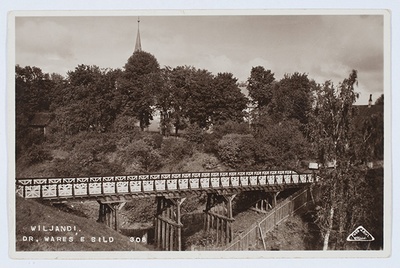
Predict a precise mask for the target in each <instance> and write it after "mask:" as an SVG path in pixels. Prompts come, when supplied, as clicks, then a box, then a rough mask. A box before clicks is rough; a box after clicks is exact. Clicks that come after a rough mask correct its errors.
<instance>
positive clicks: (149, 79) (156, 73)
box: [118, 51, 162, 130]
mask: <svg viewBox="0 0 400 268" xmlns="http://www.w3.org/2000/svg"><path fill="white" fill-rule="evenodd" d="M161 86H162V80H161V76H160V65H159V64H158V61H157V59H156V58H155V57H154V56H153V55H152V54H150V53H148V52H144V51H136V52H134V53H133V55H132V56H131V57H130V58H129V59H128V62H127V63H126V64H125V67H124V71H123V75H122V77H121V78H120V79H119V80H118V93H119V99H120V101H121V105H122V107H123V108H122V113H123V114H126V115H132V116H135V117H136V118H137V119H138V121H139V124H140V128H141V129H142V130H144V129H145V128H146V127H148V126H149V125H150V121H151V120H152V119H153V112H154V108H155V105H156V97H155V96H157V94H158V92H159V90H160V88H161Z"/></svg>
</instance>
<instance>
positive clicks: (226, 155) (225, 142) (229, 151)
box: [218, 134, 256, 168]
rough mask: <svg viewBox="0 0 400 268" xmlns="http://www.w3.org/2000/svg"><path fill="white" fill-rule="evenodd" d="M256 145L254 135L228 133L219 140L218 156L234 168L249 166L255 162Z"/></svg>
mask: <svg viewBox="0 0 400 268" xmlns="http://www.w3.org/2000/svg"><path fill="white" fill-rule="evenodd" d="M255 147H256V144H255V140H254V138H253V136H252V135H240V134H228V135H225V136H223V137H222V139H221V140H220V141H219V142H218V156H219V158H220V159H221V160H222V161H223V162H224V163H225V164H227V165H228V166H230V167H232V168H247V167H250V166H252V165H253V164H254V148H255Z"/></svg>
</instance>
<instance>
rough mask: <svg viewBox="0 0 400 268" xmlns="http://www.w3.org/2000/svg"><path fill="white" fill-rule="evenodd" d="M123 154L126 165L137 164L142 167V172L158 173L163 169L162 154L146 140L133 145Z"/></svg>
mask: <svg viewBox="0 0 400 268" xmlns="http://www.w3.org/2000/svg"><path fill="white" fill-rule="evenodd" d="M122 154H123V156H122V157H123V158H124V160H123V161H124V162H125V164H128V165H129V164H132V163H134V162H136V163H138V164H139V165H140V171H145V172H150V171H156V170H157V169H158V168H160V167H161V156H160V153H159V152H158V150H156V149H153V147H152V146H150V145H148V144H147V143H146V142H145V141H144V140H138V141H135V142H133V143H131V144H130V145H128V147H127V148H126V149H125V151H124V152H123V153H122Z"/></svg>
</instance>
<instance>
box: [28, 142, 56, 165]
mask: <svg viewBox="0 0 400 268" xmlns="http://www.w3.org/2000/svg"><path fill="white" fill-rule="evenodd" d="M51 159H53V157H52V155H51V152H50V151H49V150H47V149H44V148H43V147H42V146H40V145H36V144H33V145H32V146H31V147H30V148H29V150H28V153H27V162H28V164H38V163H42V162H43V161H45V160H51Z"/></svg>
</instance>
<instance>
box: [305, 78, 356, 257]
mask: <svg viewBox="0 0 400 268" xmlns="http://www.w3.org/2000/svg"><path fill="white" fill-rule="evenodd" d="M355 84H357V71H355V70H353V71H352V72H351V73H350V75H349V77H348V78H347V79H344V80H343V82H342V83H340V84H339V86H338V87H336V88H335V87H334V86H333V84H332V83H331V82H329V81H328V82H326V83H325V84H324V85H323V86H322V87H321V88H320V90H318V91H317V96H316V103H315V108H314V110H313V112H312V113H311V114H310V115H311V122H310V125H311V128H310V130H311V135H310V136H311V138H312V142H313V144H314V146H315V150H316V154H317V156H318V160H319V162H320V163H321V164H322V166H321V168H320V170H319V173H320V175H321V177H322V178H323V179H322V181H321V182H320V183H321V191H322V193H321V196H322V200H321V202H320V203H319V204H320V205H319V207H318V212H317V224H318V225H319V227H320V229H321V231H322V233H323V241H324V243H323V249H324V250H327V249H328V248H329V242H330V240H331V233H332V232H335V240H336V247H337V248H344V242H345V237H344V235H345V234H346V233H349V232H351V231H352V228H354V226H352V224H354V222H356V221H355V220H354V217H356V214H355V213H354V212H355V210H357V209H358V210H359V211H362V210H363V208H362V207H359V206H360V203H358V204H357V202H359V199H360V198H361V197H360V196H362V192H360V191H362V187H359V186H360V185H361V183H362V182H363V177H362V172H360V170H359V169H357V167H356V166H355V163H354V157H353V151H352V150H351V149H350V148H352V146H353V143H354V142H355V141H354V140H355V135H354V132H353V131H352V122H353V120H352V118H353V116H354V114H355V107H354V106H353V104H354V103H355V101H356V99H357V98H358V94H357V93H356V92H355V91H354V85H355ZM328 163H333V168H329V167H328V166H329V165H328Z"/></svg>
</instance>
